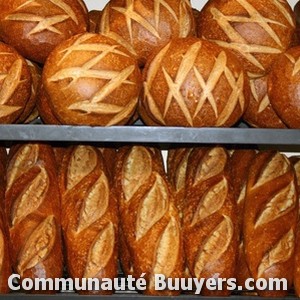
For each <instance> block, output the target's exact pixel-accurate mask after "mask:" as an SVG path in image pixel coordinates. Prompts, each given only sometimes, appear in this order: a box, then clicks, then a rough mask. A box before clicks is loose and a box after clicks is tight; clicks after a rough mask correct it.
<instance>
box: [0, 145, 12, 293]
mask: <svg viewBox="0 0 300 300" xmlns="http://www.w3.org/2000/svg"><path fill="white" fill-rule="evenodd" d="M6 163H7V154H6V149H5V148H4V147H0V199H1V205H0V294H6V293H8V292H9V287H8V277H9V276H10V275H11V272H12V270H11V261H10V255H9V240H8V236H7V222H5V218H4V197H5V186H6Z"/></svg>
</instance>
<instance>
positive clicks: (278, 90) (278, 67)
mask: <svg viewBox="0 0 300 300" xmlns="http://www.w3.org/2000/svg"><path fill="white" fill-rule="evenodd" d="M268 84H269V97H270V101H271V104H272V107H273V108H274V110H275V111H276V113H277V114H278V116H279V117H280V118H281V119H282V120H283V122H284V123H285V124H286V125H287V126H288V127H290V128H300V104H299V103H300V96H299V88H300V46H298V47H294V48H291V49H289V50H288V51H286V52H285V53H284V54H282V55H280V57H279V58H278V60H277V61H276V62H275V63H274V65H273V66H272V69H271V72H270V75H269V80H268Z"/></svg>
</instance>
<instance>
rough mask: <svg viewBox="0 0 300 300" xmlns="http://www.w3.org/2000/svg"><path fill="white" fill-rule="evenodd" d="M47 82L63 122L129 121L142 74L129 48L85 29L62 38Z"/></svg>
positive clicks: (104, 123) (47, 68)
mask: <svg viewBox="0 0 300 300" xmlns="http://www.w3.org/2000/svg"><path fill="white" fill-rule="evenodd" d="M89 49H93V51H88V50H89ZM43 85H44V88H45V91H46V93H47V95H48V96H49V100H50V106H51V109H52V111H53V113H54V115H55V116H56V117H57V119H59V120H60V121H61V122H62V123H63V124H71V125H94V126H96V125H98V126H111V125H118V124H120V125H124V124H126V123H127V122H128V121H129V119H130V118H131V117H132V115H133V114H134V112H135V109H136V106H137V101H138V97H139V93H140V89H141V76H140V70H139V68H138V65H137V61H136V60H135V59H134V58H133V57H132V56H131V54H130V53H129V52H128V51H127V50H126V49H125V48H123V47H122V46H121V45H119V44H118V43H116V42H115V41H114V40H112V39H110V38H107V37H105V36H102V35H99V34H92V33H86V34H82V35H77V36H75V37H73V38H71V39H69V40H67V41H65V42H63V43H61V44H60V45H59V46H58V47H56V49H55V50H54V51H53V52H52V53H51V54H50V56H49V57H48V59H47V62H46V64H45V66H44V70H43Z"/></svg>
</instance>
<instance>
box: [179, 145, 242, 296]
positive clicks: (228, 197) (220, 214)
mask: <svg viewBox="0 0 300 300" xmlns="http://www.w3.org/2000/svg"><path fill="white" fill-rule="evenodd" d="M228 162H229V156H228V153H227V151H226V150H225V149H224V148H221V147H214V148H196V149H194V150H193V151H192V153H191V154H190V157H189V160H188V170H187V192H186V203H185V208H184V223H183V224H184V225H183V236H184V250H185V255H186V258H187V264H188V268H189V270H190V273H191V274H192V276H193V277H196V278H198V279H200V278H205V279H208V278H215V279H217V278H234V277H235V268H236V257H237V244H238V243H237V240H238V238H237V217H236V203H235V201H234V197H233V191H232V188H231V183H230V174H229V164H228ZM201 293H202V295H206V296H208V295H209V296H211V295H213V296H228V295H229V294H230V291H228V290H227V288H226V286H225V284H224V283H223V286H222V290H221V291H218V290H216V291H209V290H208V289H206V288H204V289H203V290H202V292H201Z"/></svg>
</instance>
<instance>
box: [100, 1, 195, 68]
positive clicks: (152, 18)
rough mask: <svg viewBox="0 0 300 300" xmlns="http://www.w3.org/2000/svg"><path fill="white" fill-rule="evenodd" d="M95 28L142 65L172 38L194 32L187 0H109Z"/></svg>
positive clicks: (189, 34) (192, 19) (190, 9)
mask: <svg viewBox="0 0 300 300" xmlns="http://www.w3.org/2000/svg"><path fill="white" fill-rule="evenodd" d="M98 30H99V32H100V33H102V34H105V35H106V36H109V37H111V38H113V39H115V40H116V41H117V42H118V43H120V44H121V45H123V46H124V47H126V48H127V49H129V51H130V52H131V53H132V54H133V55H134V56H135V57H136V58H137V59H138V61H139V64H140V66H143V65H144V64H145V63H146V61H147V59H148V57H149V55H151V53H152V52H153V51H156V50H158V49H159V48H161V47H163V46H164V45H166V44H167V43H168V42H169V41H170V40H171V39H172V38H180V37H187V36H192V35H194V34H195V23H194V16H193V12H192V8H191V4H190V1H189V0H188V1H186V0H166V1H161V0H157V1H150V2H149V1H147V0H130V1H125V0H111V1H109V3H108V4H107V5H106V7H105V8H104V10H103V13H102V16H101V21H100V24H99V28H98Z"/></svg>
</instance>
